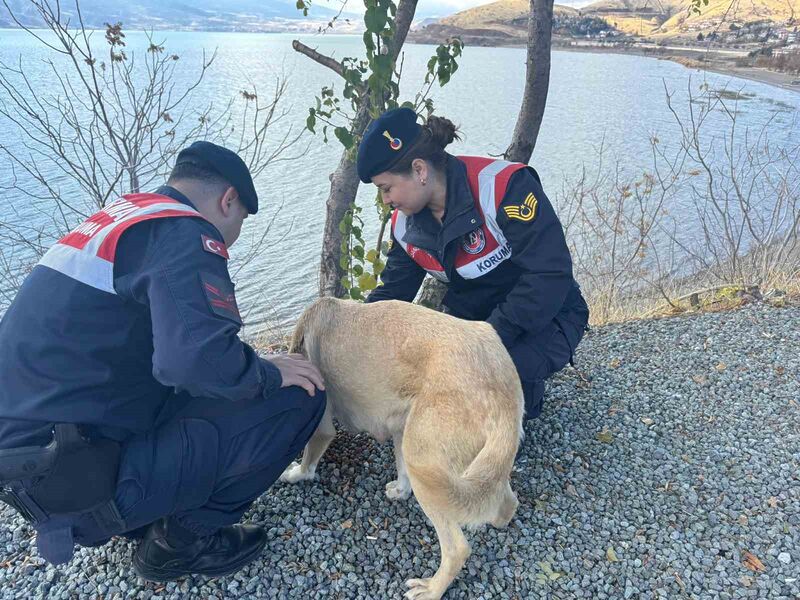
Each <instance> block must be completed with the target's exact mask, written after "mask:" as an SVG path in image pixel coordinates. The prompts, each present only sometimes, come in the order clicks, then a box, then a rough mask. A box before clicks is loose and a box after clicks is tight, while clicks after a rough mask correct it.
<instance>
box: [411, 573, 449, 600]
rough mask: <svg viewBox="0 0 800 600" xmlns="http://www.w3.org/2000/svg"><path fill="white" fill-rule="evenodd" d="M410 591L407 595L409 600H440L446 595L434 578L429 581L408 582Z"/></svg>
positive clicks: (415, 580)
mask: <svg viewBox="0 0 800 600" xmlns="http://www.w3.org/2000/svg"><path fill="white" fill-rule="evenodd" d="M406 587H408V588H409V590H408V591H407V592H406V593H405V597H406V598H408V600H439V598H441V597H442V594H444V590H442V589H439V586H438V585H436V583H435V582H434V578H433V577H430V578H428V579H409V580H408V581H406Z"/></svg>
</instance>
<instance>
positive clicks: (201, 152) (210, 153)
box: [175, 142, 258, 215]
mask: <svg viewBox="0 0 800 600" xmlns="http://www.w3.org/2000/svg"><path fill="white" fill-rule="evenodd" d="M186 162H188V163H192V164H195V165H197V166H199V167H202V168H204V169H208V170H209V171H213V172H214V173H216V174H217V175H219V176H220V177H222V178H223V179H224V180H225V181H227V182H228V183H230V184H231V185H232V186H233V187H235V188H236V191H237V192H239V199H240V200H241V201H242V204H244V205H245V207H246V208H247V212H249V213H250V214H251V215H254V214H256V213H257V212H258V195H257V194H256V188H255V186H253V178H252V177H251V176H250V170H249V169H248V168H247V165H246V164H245V163H244V161H243V160H242V159H241V158H240V157H239V155H238V154H236V153H235V152H233V151H232V150H228V149H227V148H223V147H222V146H217V145H216V144H212V143H211V142H195V143H194V144H192V145H191V146H189V147H188V148H184V149H183V150H181V151H180V152H179V153H178V158H177V159H176V160H175V164H176V165H179V164H181V163H186Z"/></svg>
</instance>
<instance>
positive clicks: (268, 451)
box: [37, 387, 325, 560]
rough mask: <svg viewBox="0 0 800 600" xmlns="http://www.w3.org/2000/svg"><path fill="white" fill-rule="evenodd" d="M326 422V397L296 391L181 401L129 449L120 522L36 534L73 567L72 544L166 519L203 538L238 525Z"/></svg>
mask: <svg viewBox="0 0 800 600" xmlns="http://www.w3.org/2000/svg"><path fill="white" fill-rule="evenodd" d="M324 412H325V393H324V392H317V393H316V395H315V396H313V397H310V396H308V394H307V393H306V392H305V390H303V389H301V388H299V387H288V388H284V389H281V390H279V391H278V392H276V393H275V394H273V395H272V396H271V397H270V398H268V399H266V400H265V399H264V398H255V399H252V400H248V401H241V402H225V401H221V400H212V399H207V398H192V397H190V396H188V395H176V396H175V397H174V398H172V399H171V400H169V401H168V403H167V404H166V405H165V409H164V411H162V414H161V415H160V417H159V419H158V423H157V426H156V427H155V429H154V430H153V431H151V432H149V433H146V434H144V435H141V436H135V437H133V438H131V439H129V440H127V441H126V442H124V443H123V445H122V455H121V459H120V463H119V465H120V466H119V474H118V477H117V485H116V492H115V495H114V503H113V504H114V505H116V508H117V509H118V511H119V516H121V521H120V520H118V519H111V520H108V519H103V518H102V517H103V516H104V515H102V514H101V515H98V514H95V513H89V512H87V513H81V514H77V515H76V514H72V515H49V516H50V518H49V519H48V520H47V522H45V523H44V524H43V526H41V527H40V526H38V525H37V531H38V532H39V535H40V538H41V540H40V541H45V542H46V543H47V544H51V545H52V547H53V548H54V550H55V551H54V552H53V553H52V554H51V555H52V556H61V557H63V556H65V553H66V556H67V558H66V559H64V560H68V557H69V556H70V555H71V552H72V539H73V537H74V541H75V542H77V543H78V544H81V545H84V546H88V545H97V544H100V543H104V542H105V541H107V540H108V539H109V538H110V537H111V536H113V535H119V534H124V533H126V532H128V531H132V530H136V529H139V528H140V527H142V526H145V525H148V524H150V523H152V522H154V521H156V520H158V519H159V518H161V517H166V516H174V517H175V518H177V519H178V521H179V522H180V523H181V524H182V525H183V526H184V527H186V528H187V529H189V530H191V531H193V532H195V533H197V534H198V535H209V534H212V533H213V532H215V531H216V530H218V529H219V528H221V527H224V526H226V525H231V524H234V523H237V522H238V521H239V520H240V519H241V517H242V515H243V514H244V512H245V511H246V510H247V509H248V508H249V507H250V505H251V504H252V502H253V501H254V500H255V499H256V498H258V497H259V496H260V495H261V494H262V493H264V492H265V491H266V490H267V489H268V488H269V487H270V486H271V485H272V484H273V483H274V482H275V481H276V480H277V479H278V477H279V476H280V474H281V473H282V472H283V470H284V469H285V468H286V467H287V466H288V464H289V463H290V462H291V461H292V459H293V458H294V457H295V456H297V454H298V453H299V452H300V450H301V449H302V448H303V446H305V444H306V442H307V441H308V439H309V438H310V437H311V435H312V434H313V433H314V431H315V430H316V428H317V425H318V424H319V421H320V419H321V418H322V415H323V413H324ZM112 506H113V505H112ZM98 516H99V517H101V518H98ZM70 532H71V534H70Z"/></svg>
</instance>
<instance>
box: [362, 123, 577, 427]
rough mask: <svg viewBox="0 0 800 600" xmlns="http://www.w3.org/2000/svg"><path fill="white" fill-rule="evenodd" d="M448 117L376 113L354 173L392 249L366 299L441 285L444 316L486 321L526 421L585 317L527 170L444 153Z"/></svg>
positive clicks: (562, 245)
mask: <svg viewBox="0 0 800 600" xmlns="http://www.w3.org/2000/svg"><path fill="white" fill-rule="evenodd" d="M454 139H457V135H456V127H455V126H454V125H453V123H451V122H450V121H448V120H447V119H443V118H439V117H430V118H429V119H428V121H427V123H426V124H425V125H420V124H419V123H418V122H417V115H416V113H415V112H414V111H412V110H410V109H408V108H400V109H394V110H390V111H387V112H385V113H384V114H383V115H381V116H380V117H379V118H378V119H376V120H375V121H373V122H372V123H371V124H370V126H369V128H368V129H367V131H366V133H365V135H364V139H363V140H362V142H361V145H360V146H359V149H358V162H357V165H358V174H359V177H360V178H361V181H363V182H364V183H370V182H372V183H374V184H375V185H376V186H377V187H378V189H379V190H380V193H381V198H382V200H383V202H384V203H386V204H388V205H391V207H392V208H393V209H394V213H393V214H392V222H391V232H392V234H391V238H392V245H391V249H390V251H389V255H388V259H387V264H386V268H385V270H384V271H383V273H382V274H381V282H382V285H380V286H379V287H378V288H376V289H375V290H374V291H373V292H372V293H371V294H370V295H369V297H368V298H367V302H377V301H380V300H405V301H407V302H411V301H412V300H413V299H414V297H415V296H416V294H417V292H418V290H419V288H420V285H421V284H422V281H423V279H424V277H425V274H426V273H428V274H430V275H431V276H433V277H435V278H436V279H438V280H439V281H442V282H444V283H445V284H446V285H447V293H446V295H445V297H444V300H443V305H444V308H445V310H446V312H448V313H449V314H451V315H453V316H456V317H459V318H462V319H469V320H481V321H488V322H489V323H490V324H491V325H492V326H493V327H494V328H495V330H496V331H497V334H498V335H499V336H500V339H501V340H502V342H503V344H504V345H505V347H506V349H507V350H508V352H509V354H510V355H511V358H512V359H513V361H514V364H515V365H516V367H517V372H518V374H519V377H520V380H521V381H522V389H523V391H524V395H525V415H526V418H528V419H530V418H533V417H537V416H538V415H539V414H540V413H541V411H542V401H543V397H544V380H545V379H546V378H547V377H549V376H550V375H552V374H553V373H555V372H557V371H559V370H561V369H562V368H563V367H564V366H565V365H566V364H567V363H569V362H570V361H571V360H572V355H573V353H574V352H575V348H576V347H577V345H578V343H579V342H580V341H581V338H582V337H583V333H584V331H585V329H586V326H587V322H588V319H589V310H588V308H587V305H586V302H585V301H584V299H583V297H582V295H581V291H580V288H579V286H578V284H577V283H576V281H575V279H574V277H573V275H572V259H571V257H570V252H569V249H568V248H567V243H566V241H565V239H564V232H563V229H562V227H561V223H560V222H559V220H558V217H557V216H556V213H555V211H554V210H553V207H552V205H551V204H550V201H549V200H548V199H547V196H546V195H545V193H544V191H543V190H542V185H541V182H540V180H539V176H538V174H537V173H536V171H535V170H534V169H533V168H531V167H529V166H527V165H523V164H520V163H511V162H507V161H504V160H496V159H491V158H480V157H472V156H452V155H450V154H448V153H447V152H445V150H444V149H445V147H446V146H447V145H448V144H449V143H450V142H452V141H453V140H454Z"/></svg>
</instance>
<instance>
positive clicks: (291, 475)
mask: <svg viewBox="0 0 800 600" xmlns="http://www.w3.org/2000/svg"><path fill="white" fill-rule="evenodd" d="M315 471H316V469H314V468H313V467H312V468H310V469H308V470H306V471H304V470H303V466H302V465H301V464H300V463H298V462H293V463H292V464H290V465H289V466H288V467H286V470H285V471H284V472H283V473H282V474H281V478H280V479H281V481H285V482H286V483H297V482H298V481H306V480H307V479H314V474H315Z"/></svg>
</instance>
